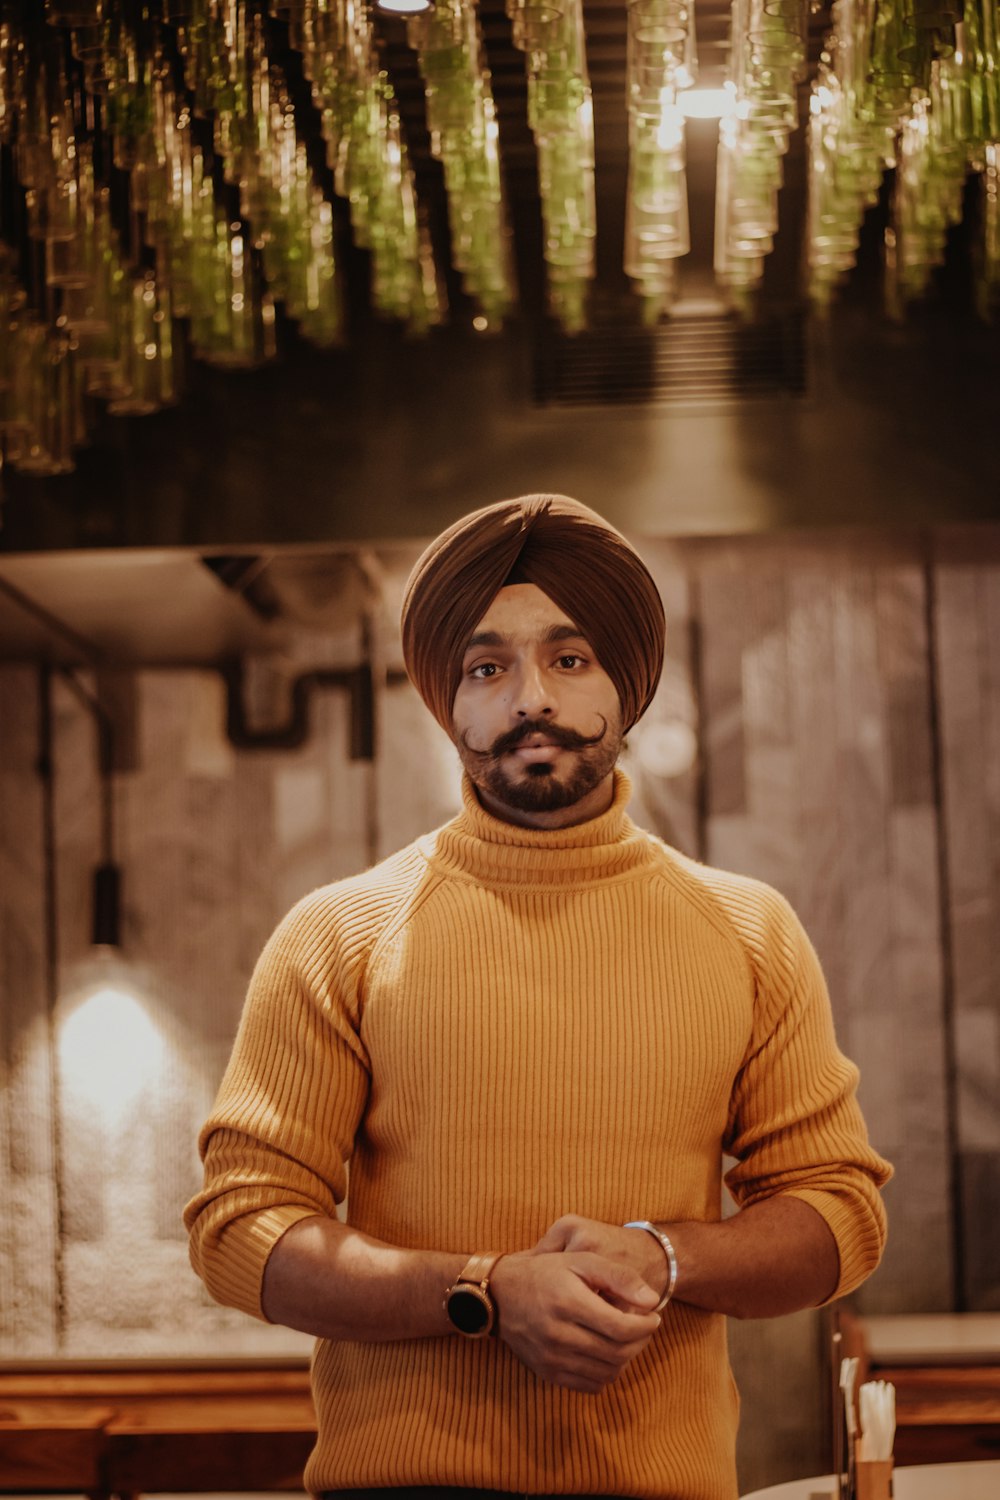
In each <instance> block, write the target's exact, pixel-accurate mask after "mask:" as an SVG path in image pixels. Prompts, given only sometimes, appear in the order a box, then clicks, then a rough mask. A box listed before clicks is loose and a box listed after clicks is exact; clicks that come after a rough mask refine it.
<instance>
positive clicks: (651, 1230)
mask: <svg viewBox="0 0 1000 1500" xmlns="http://www.w3.org/2000/svg"><path fill="white" fill-rule="evenodd" d="M622 1228H623V1229H644V1230H645V1231H646V1233H647V1234H651V1235H652V1236H653V1239H654V1240H655V1241H656V1243H657V1244H658V1245H659V1247H660V1249H661V1250H662V1251H663V1253H664V1255H665V1256H666V1257H667V1267H668V1269H669V1272H670V1275H669V1276H668V1278H667V1290H666V1291H665V1292H664V1293H663V1296H662V1297H661V1298H660V1300H659V1302H658V1303H657V1304H656V1306H655V1307H654V1308H653V1311H654V1312H662V1311H663V1309H664V1308H665V1307H666V1305H667V1303H668V1302H669V1301H670V1299H671V1297H672V1296H673V1295H674V1290H675V1288H676V1286H677V1252H676V1250H675V1249H674V1247H673V1245H672V1244H671V1243H670V1240H669V1239H668V1238H667V1236H666V1235H665V1234H664V1233H663V1230H662V1229H657V1227H656V1225H655V1224H651V1223H650V1222H649V1220H648V1219H630V1220H629V1222H628V1223H627V1224H623V1225H622Z"/></svg>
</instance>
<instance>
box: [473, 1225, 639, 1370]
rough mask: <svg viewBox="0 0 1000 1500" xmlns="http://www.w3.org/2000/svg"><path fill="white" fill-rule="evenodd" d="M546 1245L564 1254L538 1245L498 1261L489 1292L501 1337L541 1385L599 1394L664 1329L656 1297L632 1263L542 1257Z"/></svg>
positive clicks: (594, 1257)
mask: <svg viewBox="0 0 1000 1500" xmlns="http://www.w3.org/2000/svg"><path fill="white" fill-rule="evenodd" d="M560 1222H562V1221H560ZM580 1222H587V1221H582V1220H581V1221H580ZM554 1227H555V1226H553V1228H554ZM551 1233H552V1230H549V1234H551ZM545 1239H548V1235H546V1236H545ZM543 1247H544V1249H546V1250H554V1249H560V1250H561V1249H562V1248H563V1247H562V1246H558V1245H544V1242H543V1241H540V1242H539V1244H538V1245H536V1246H535V1248H534V1249H533V1250H528V1251H521V1252H518V1253H516V1254H513V1255H505V1256H504V1257H503V1259H502V1260H500V1261H498V1262H497V1266H496V1269H495V1270H494V1272H493V1275H492V1276H491V1278H490V1287H491V1290H492V1292H493V1295H494V1298H495V1300H496V1305H497V1313H498V1319H499V1334H500V1337H501V1338H502V1339H503V1341H504V1343H506V1344H508V1345H509V1346H510V1348H511V1350H512V1351H513V1353H514V1354H515V1355H516V1356H517V1358H518V1359H519V1360H520V1361H521V1363H522V1364H524V1365H527V1367H528V1369H529V1370H533V1371H534V1373H535V1374H536V1375H537V1376H539V1378H540V1379H542V1380H547V1381H549V1382H550V1383H551V1384H553V1385H561V1386H565V1387H566V1388H567V1389H569V1390H573V1391H585V1392H587V1393H588V1394H590V1395H596V1394H597V1393H598V1392H600V1391H602V1390H603V1389H604V1387H605V1386H606V1385H608V1384H609V1383H610V1382H611V1381H612V1380H614V1379H615V1378H616V1377H617V1376H618V1375H620V1374H621V1372H622V1370H623V1369H624V1368H625V1366H626V1365H627V1364H628V1363H629V1362H630V1361H631V1360H633V1359H634V1358H635V1356H636V1355H637V1354H639V1353H640V1352H641V1350H643V1349H644V1348H645V1347H646V1345H647V1344H648V1343H649V1340H650V1339H651V1338H652V1337H653V1334H654V1333H655V1332H656V1330H657V1329H658V1328H659V1326H660V1319H659V1317H658V1316H657V1314H656V1313H654V1312H653V1311H652V1309H653V1308H654V1307H655V1306H656V1304H657V1302H658V1301H659V1294H658V1293H657V1292H655V1291H654V1290H653V1289H652V1288H651V1287H650V1286H649V1284H648V1283H647V1282H646V1281H645V1280H644V1279H643V1278H642V1276H641V1275H639V1273H638V1272H637V1271H635V1270H634V1269H632V1268H631V1267H630V1266H629V1265H627V1264H624V1263H620V1262H618V1261H614V1260H611V1259H610V1258H608V1257H607V1256H604V1255H602V1254H588V1253H586V1252H582V1253H576V1252H572V1253H568V1254H559V1255H549V1254H544V1253H543V1254H540V1253H539V1251H540V1250H542V1249H543ZM654 1248H655V1247H654Z"/></svg>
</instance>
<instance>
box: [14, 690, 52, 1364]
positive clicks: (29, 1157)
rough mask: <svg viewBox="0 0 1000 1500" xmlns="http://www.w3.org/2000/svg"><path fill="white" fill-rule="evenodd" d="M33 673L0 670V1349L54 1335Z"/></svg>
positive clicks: (27, 1346) (29, 1346)
mask: <svg viewBox="0 0 1000 1500" xmlns="http://www.w3.org/2000/svg"><path fill="white" fill-rule="evenodd" d="M38 751H39V675H38V672H37V670H36V669H35V668H33V667H27V666H25V667H20V666H13V667H12V666H5V667H3V668H0V1203H2V1204H3V1211H2V1212H0V1349H3V1350H10V1351H16V1352H17V1353H19V1354H21V1355H23V1356H31V1355H35V1354H44V1353H46V1352H47V1351H48V1350H49V1349H51V1348H52V1347H53V1346H54V1344H55V1341H56V1338H57V1334H58V1304H59V1285H58V1234H57V1229H58V1212H59V1209H58V1201H57V1192H56V1171H55V1150H56V1142H55V1138H54V1133H53V1120H52V1108H51V1105H52V1093H51V1077H50V1069H49V1047H48V1029H47V1019H46V1018H47V1013H48V1000H47V978H46V968H47V959H46V931H45V860H44V806H43V786H42V781H41V778H40V777H39V775H38V767H37V762H38Z"/></svg>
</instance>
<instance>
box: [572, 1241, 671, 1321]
mask: <svg viewBox="0 0 1000 1500" xmlns="http://www.w3.org/2000/svg"><path fill="white" fill-rule="evenodd" d="M573 1269H574V1270H575V1271H576V1272H577V1275H579V1276H580V1277H581V1279H582V1280H584V1281H585V1282H586V1283H587V1285H588V1286H589V1287H590V1288H591V1290H592V1291H595V1292H599V1293H600V1294H601V1295H602V1296H603V1297H608V1296H610V1297H612V1298H614V1299H615V1301H616V1302H617V1303H619V1304H620V1303H625V1304H626V1305H627V1306H629V1307H634V1308H635V1309H636V1310H637V1311H639V1312H652V1310H653V1308H654V1307H655V1306H656V1304H657V1303H658V1302H659V1300H660V1299H659V1297H658V1295H657V1294H656V1292H655V1291H654V1290H653V1288H652V1287H651V1286H650V1285H649V1283H648V1282H647V1281H643V1279H642V1277H641V1276H640V1275H639V1273H638V1271H633V1270H632V1268H631V1266H625V1265H621V1264H620V1263H619V1262H618V1261H614V1260H606V1259H605V1258H604V1256H597V1255H595V1256H588V1257H587V1258H586V1263H585V1264H583V1263H582V1260H581V1262H575V1263H574V1267H573Z"/></svg>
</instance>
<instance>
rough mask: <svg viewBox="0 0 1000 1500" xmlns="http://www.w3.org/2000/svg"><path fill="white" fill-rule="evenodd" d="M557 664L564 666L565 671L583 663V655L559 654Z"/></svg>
mask: <svg viewBox="0 0 1000 1500" xmlns="http://www.w3.org/2000/svg"><path fill="white" fill-rule="evenodd" d="M559 665H560V666H561V667H565V668H566V670H567V671H571V670H572V668H573V667H575V666H578V665H579V666H582V665H583V657H582V656H560V658H559Z"/></svg>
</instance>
